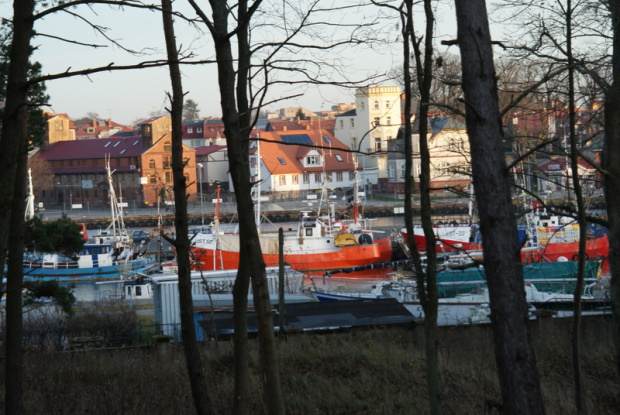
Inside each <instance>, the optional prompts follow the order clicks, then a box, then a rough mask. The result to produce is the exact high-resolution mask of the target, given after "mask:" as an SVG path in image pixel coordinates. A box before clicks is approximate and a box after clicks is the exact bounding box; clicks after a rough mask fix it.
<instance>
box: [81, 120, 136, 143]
mask: <svg viewBox="0 0 620 415" xmlns="http://www.w3.org/2000/svg"><path fill="white" fill-rule="evenodd" d="M117 133H131V134H130V135H134V132H133V128H131V127H127V126H124V125H121V124H119V123H116V122H114V121H112V120H111V119H109V118H108V119H107V120H97V119H94V120H92V121H90V122H89V123H88V124H86V125H85V126H83V127H82V128H79V129H78V130H77V131H76V132H75V138H76V139H77V140H89V139H93V138H106V137H111V136H113V135H115V134H117Z"/></svg>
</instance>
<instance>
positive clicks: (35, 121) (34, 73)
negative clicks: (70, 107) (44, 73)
mask: <svg viewBox="0 0 620 415" xmlns="http://www.w3.org/2000/svg"><path fill="white" fill-rule="evenodd" d="M12 35H13V30H12V25H11V23H10V22H9V21H7V20H5V19H2V26H0V101H4V100H5V95H6V82H7V76H8V69H9V56H8V55H9V48H10V45H11V41H12ZM41 68H42V67H41V64H40V63H39V62H30V63H29V64H28V79H33V78H37V77H39V76H40V75H41ZM45 91H46V86H45V84H44V83H43V82H37V83H35V84H32V85H30V87H29V88H28V104H29V117H28V127H29V128H28V139H29V141H30V146H31V147H37V146H40V145H41V144H42V143H43V137H44V136H45V128H46V121H45V118H44V116H43V111H42V110H41V106H43V105H47V102H48V101H49V96H48V95H47V94H46V93H45ZM2 111H3V109H2V108H0V117H2Z"/></svg>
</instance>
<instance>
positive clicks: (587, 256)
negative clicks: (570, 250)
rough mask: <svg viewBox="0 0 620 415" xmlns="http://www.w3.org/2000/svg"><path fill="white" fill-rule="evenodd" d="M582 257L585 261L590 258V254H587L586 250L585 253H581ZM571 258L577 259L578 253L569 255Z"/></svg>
mask: <svg viewBox="0 0 620 415" xmlns="http://www.w3.org/2000/svg"><path fill="white" fill-rule="evenodd" d="M583 258H584V259H585V260H586V261H588V260H589V259H590V255H588V253H587V252H586V253H584V254H583ZM571 259H572V260H573V261H579V253H577V254H573V256H572V257H571Z"/></svg>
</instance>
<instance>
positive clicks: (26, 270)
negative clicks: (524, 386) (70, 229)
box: [23, 160, 159, 282]
mask: <svg viewBox="0 0 620 415" xmlns="http://www.w3.org/2000/svg"><path fill="white" fill-rule="evenodd" d="M106 169H107V173H108V184H109V186H110V187H109V188H110V205H111V209H112V221H111V223H110V225H109V226H108V227H107V228H106V229H105V230H103V231H101V232H100V233H99V234H98V235H96V236H95V237H94V238H93V241H92V242H89V243H86V244H84V247H83V249H82V250H81V251H80V252H79V253H77V254H76V256H75V257H73V258H69V257H65V256H62V255H59V254H57V253H45V252H42V253H38V252H28V253H25V254H24V262H23V275H24V278H25V279H35V280H40V281H41V280H42V281H47V280H56V281H59V282H77V281H105V280H118V279H121V278H124V279H128V278H135V277H137V276H139V275H144V274H148V273H149V272H151V271H153V270H155V269H157V268H159V264H157V263H156V262H155V260H154V259H153V258H150V257H145V256H143V255H141V253H140V252H139V250H137V249H134V245H133V240H132V239H131V236H130V235H129V233H128V232H127V230H126V228H125V224H124V221H123V211H122V205H121V204H120V203H119V201H118V199H117V197H116V193H115V191H114V183H113V180H112V174H113V173H114V172H113V171H111V169H110V163H109V160H108V162H107V165H106ZM81 232H82V237H83V238H85V239H88V234H87V231H86V227H85V226H82V230H81Z"/></svg>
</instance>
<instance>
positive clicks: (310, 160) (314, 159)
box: [306, 156, 320, 166]
mask: <svg viewBox="0 0 620 415" xmlns="http://www.w3.org/2000/svg"><path fill="white" fill-rule="evenodd" d="M317 164H320V161H319V157H318V156H308V157H306V165H307V166H315V165H317Z"/></svg>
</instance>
